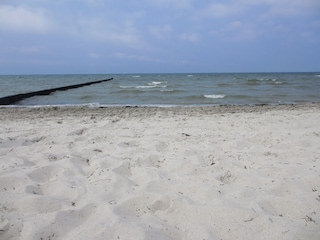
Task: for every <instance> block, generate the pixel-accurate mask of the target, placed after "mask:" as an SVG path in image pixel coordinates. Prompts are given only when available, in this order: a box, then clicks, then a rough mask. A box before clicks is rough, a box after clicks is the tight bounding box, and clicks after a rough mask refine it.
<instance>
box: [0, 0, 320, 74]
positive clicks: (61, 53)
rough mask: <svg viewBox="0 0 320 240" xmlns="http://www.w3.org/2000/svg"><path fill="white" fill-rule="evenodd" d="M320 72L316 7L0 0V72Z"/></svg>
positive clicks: (264, 0) (269, 2)
mask: <svg viewBox="0 0 320 240" xmlns="http://www.w3.org/2000/svg"><path fill="white" fill-rule="evenodd" d="M283 71H294V72H296V71H320V0H73V1H72V0H0V74H65V73H67V74H73V73H90V74H91V73H192V72H193V73H194V72H213V73H214V72H283Z"/></svg>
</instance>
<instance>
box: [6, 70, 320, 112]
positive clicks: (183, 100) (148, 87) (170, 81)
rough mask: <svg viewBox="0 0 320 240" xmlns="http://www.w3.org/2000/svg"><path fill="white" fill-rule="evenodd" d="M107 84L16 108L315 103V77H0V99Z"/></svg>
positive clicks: (318, 77)
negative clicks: (39, 106)
mask: <svg viewBox="0 0 320 240" xmlns="http://www.w3.org/2000/svg"><path fill="white" fill-rule="evenodd" d="M111 77H113V80H112V81H108V82H105V83H100V84H94V85H90V86H86V87H82V88H78V89H72V90H68V91H60V92H59V91H58V92H55V93H53V94H51V95H48V96H37V97H32V98H29V99H26V100H24V101H22V102H19V103H18V104H17V105H23V106H35V105H80V104H90V105H93V106H106V105H107V106H109V105H126V106H127V105H130V106H146V105H147V106H149V105H156V106H174V105H186V106H193V105H255V104H272V105H274V104H298V103H306V102H320V73H227V74H222V73H221V74H213V73H211V74H204V73H202V74H199V73H195V74H192V73H190V74H100V75H8V76H0V97H5V96H9V95H14V94H20V93H26V92H32V91H39V90H44V89H49V88H56V87H62V86H68V85H73V84H79V83H85V82H90V81H97V80H102V79H107V78H111Z"/></svg>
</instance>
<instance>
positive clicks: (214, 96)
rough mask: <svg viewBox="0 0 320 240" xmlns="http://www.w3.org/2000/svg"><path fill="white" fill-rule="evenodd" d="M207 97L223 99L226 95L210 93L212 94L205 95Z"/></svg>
mask: <svg viewBox="0 0 320 240" xmlns="http://www.w3.org/2000/svg"><path fill="white" fill-rule="evenodd" d="M204 97H205V98H214V99H221V98H225V97H226V95H223V94H210V95H204Z"/></svg>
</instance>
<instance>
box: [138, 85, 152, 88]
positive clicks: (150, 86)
mask: <svg viewBox="0 0 320 240" xmlns="http://www.w3.org/2000/svg"><path fill="white" fill-rule="evenodd" d="M155 87H157V86H155V85H149V86H136V87H135V88H155Z"/></svg>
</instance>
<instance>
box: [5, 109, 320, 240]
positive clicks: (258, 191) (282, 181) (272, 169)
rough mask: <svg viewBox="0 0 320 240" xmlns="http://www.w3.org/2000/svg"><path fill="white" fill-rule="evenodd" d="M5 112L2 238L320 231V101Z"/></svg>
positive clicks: (258, 235)
mask: <svg viewBox="0 0 320 240" xmlns="http://www.w3.org/2000/svg"><path fill="white" fill-rule="evenodd" d="M0 120H1V121H0V239H3V240H5V239H39V240H40V239H43V240H44V239H77V240H79V239H83V240H85V239H86V240H87V239H134V240H137V239H145V240H149V239H159V240H166V239H181V240H182V239H183V240H188V239H190V240H191V239H192V240H193V239H199V240H202V239H207V240H209V239H217V240H218V239H224V240H225V239H230V240H231V239H243V240H248V239H273V240H274V239H281V240H283V239H290V240H292V239H317V240H318V239H320V159H319V158H320V124H319V123H320V105H319V104H305V105H279V106H219V107H218V106H217V107H214V106H209V107H168V108H156V107H107V108H98V107H96V108H90V107H83V106H82V107H34V108H19V107H9V108H6V107H3V108H0Z"/></svg>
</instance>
